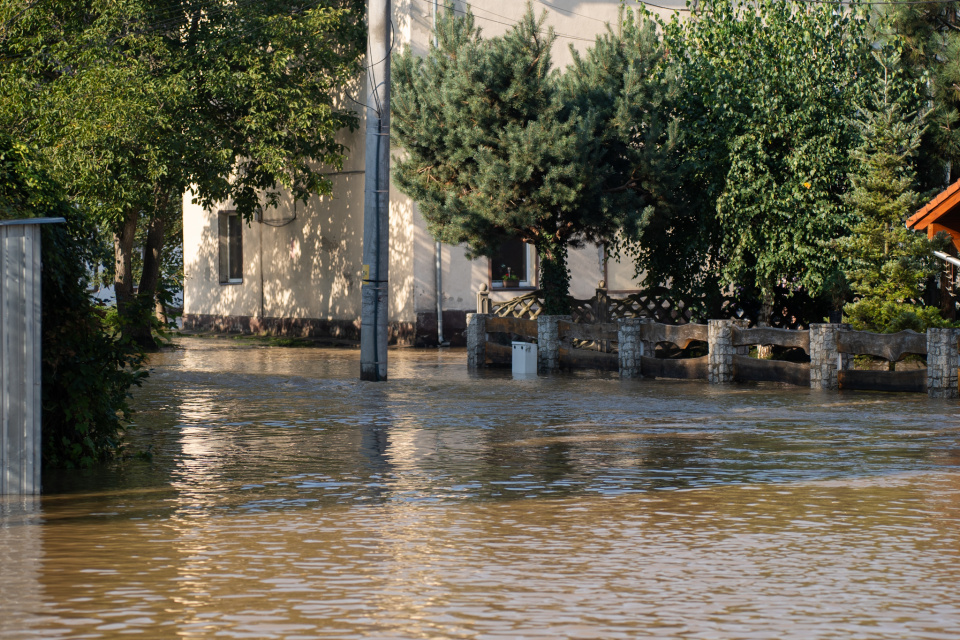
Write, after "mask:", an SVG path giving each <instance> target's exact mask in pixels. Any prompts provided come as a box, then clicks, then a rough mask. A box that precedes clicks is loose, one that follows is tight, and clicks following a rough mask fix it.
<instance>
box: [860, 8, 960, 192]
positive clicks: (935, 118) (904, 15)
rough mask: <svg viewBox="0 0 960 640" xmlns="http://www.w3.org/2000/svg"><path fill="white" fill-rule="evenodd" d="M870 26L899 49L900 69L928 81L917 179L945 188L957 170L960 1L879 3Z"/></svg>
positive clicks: (959, 154)
mask: <svg viewBox="0 0 960 640" xmlns="http://www.w3.org/2000/svg"><path fill="white" fill-rule="evenodd" d="M873 24H874V27H875V31H876V37H877V39H879V40H887V39H895V40H896V41H897V42H898V43H899V44H900V46H902V47H903V57H902V60H901V65H902V67H903V72H904V73H905V74H907V75H909V77H911V78H912V79H914V80H922V81H923V82H924V83H925V84H926V85H927V92H926V93H927V97H928V99H929V101H930V103H929V111H930V113H929V114H928V115H927V116H926V123H927V127H926V129H925V130H924V133H923V136H922V137H921V142H920V149H919V151H918V154H917V159H916V163H917V168H918V170H919V183H920V185H921V186H922V188H924V189H936V188H943V187H944V186H946V185H949V184H950V183H951V182H953V180H955V179H956V177H957V175H958V172H960V2H938V3H892V4H884V5H877V6H876V7H875V8H874V14H873Z"/></svg>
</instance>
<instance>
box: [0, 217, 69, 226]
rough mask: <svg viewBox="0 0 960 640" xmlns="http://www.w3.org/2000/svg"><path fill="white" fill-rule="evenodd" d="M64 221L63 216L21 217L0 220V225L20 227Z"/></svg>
mask: <svg viewBox="0 0 960 640" xmlns="http://www.w3.org/2000/svg"><path fill="white" fill-rule="evenodd" d="M60 222H66V219H65V218H23V219H21V220H0V227H7V226H11V227H22V226H25V225H28V226H29V225H35V224H58V223H60Z"/></svg>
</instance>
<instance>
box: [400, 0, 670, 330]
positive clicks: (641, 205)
mask: <svg viewBox="0 0 960 640" xmlns="http://www.w3.org/2000/svg"><path fill="white" fill-rule="evenodd" d="M545 16H546V14H545V13H544V14H542V15H541V17H540V18H539V19H537V18H536V17H535V16H534V14H533V10H532V8H530V7H529V5H528V10H527V13H526V15H525V16H524V17H523V18H522V19H521V20H520V21H519V22H518V23H517V24H516V25H514V26H513V27H512V28H511V29H510V30H509V31H508V32H507V33H506V34H505V35H503V36H501V37H496V38H490V39H484V38H482V37H481V33H480V29H478V28H477V27H475V25H474V20H473V16H472V14H470V12H469V11H468V12H466V14H465V15H463V16H462V17H457V16H456V15H455V14H454V11H453V10H452V9H447V10H446V12H445V13H443V14H442V15H441V16H439V17H438V21H437V40H438V45H437V46H436V47H431V49H430V52H429V53H428V54H427V56H426V57H424V58H420V57H417V56H414V55H413V53H412V52H411V51H410V50H409V49H408V50H406V51H404V52H403V53H401V54H400V55H398V56H396V57H395V58H394V61H393V82H394V85H393V91H394V94H393V105H392V106H393V125H394V133H395V135H396V138H397V139H398V140H399V142H400V144H401V145H402V146H403V148H404V151H405V155H404V156H403V157H402V158H401V159H400V161H399V162H397V163H396V166H395V170H394V179H395V181H396V184H397V186H398V187H399V188H400V189H401V190H402V191H403V192H404V193H407V194H408V195H410V197H411V198H413V199H414V200H415V201H416V202H417V204H418V205H419V207H420V211H421V213H422V214H423V216H424V218H425V219H426V221H427V228H428V230H429V231H430V233H431V234H432V235H433V237H434V238H435V239H437V240H438V241H441V242H445V243H448V244H465V245H466V246H467V247H468V249H469V251H470V253H471V254H472V255H475V256H478V255H491V254H492V253H494V252H495V251H496V249H497V248H498V247H499V246H500V244H501V243H502V242H504V241H506V240H508V239H511V238H517V239H521V240H523V241H525V242H527V243H529V244H531V245H533V247H534V248H535V249H536V251H537V255H538V256H539V260H540V286H541V289H542V290H543V295H544V312H545V313H548V314H563V313H568V312H569V295H568V288H569V273H568V270H567V264H566V259H567V250H568V248H569V247H570V246H578V245H580V244H582V243H584V242H587V241H594V242H601V241H612V240H613V239H614V238H615V237H616V236H617V234H618V233H619V232H620V231H621V230H623V229H627V230H629V229H633V228H636V227H637V226H638V224H639V222H640V220H641V218H642V215H643V211H644V209H645V208H646V207H648V206H651V205H652V204H653V202H654V199H655V198H654V196H653V189H652V188H651V187H650V186H649V185H648V184H646V182H645V180H646V178H647V177H648V176H646V175H644V167H643V166H642V165H641V163H640V156H642V155H643V145H644V144H645V143H646V142H648V141H649V140H650V138H651V137H652V136H659V135H660V130H659V129H657V128H656V127H655V126H653V125H649V123H650V118H649V117H648V118H643V117H640V115H641V113H642V112H643V111H644V110H646V111H647V112H651V113H652V111H653V109H652V108H651V97H650V95H649V91H648V87H647V86H646V85H645V83H646V82H649V79H648V77H647V75H646V74H647V73H649V71H650V69H651V68H652V64H651V63H650V62H649V61H647V60H646V59H644V60H643V64H634V62H635V60H637V59H640V58H643V56H647V55H649V56H651V58H650V60H651V61H652V60H654V59H655V56H656V55H659V54H657V53H656V50H657V48H658V47H659V43H658V42H657V40H656V37H655V32H654V31H653V28H652V26H651V25H649V24H644V25H635V26H632V27H630V29H629V30H626V31H625V33H626V35H625V36H624V40H622V41H621V40H617V36H615V35H614V34H613V33H608V34H606V35H604V36H601V37H600V38H599V39H598V41H597V47H596V48H595V50H594V51H593V52H591V53H590V54H588V55H587V56H586V58H584V59H579V58H578V59H577V61H576V63H575V65H574V68H573V69H571V70H570V71H568V74H567V77H566V79H564V77H562V76H561V75H560V73H559V72H558V71H557V70H554V69H552V68H551V56H550V50H551V47H552V46H553V43H554V40H555V38H554V35H553V32H552V31H551V30H547V31H546V32H545V31H544V28H543V24H544V20H545ZM627 38H632V41H628V40H627ZM630 46H637V47H639V48H638V49H637V50H633V51H630V52H629V53H623V52H621V51H620V49H621V47H626V48H628V49H629V47H630ZM601 56H603V57H605V59H606V60H605V61H607V62H611V63H612V64H613V66H611V67H609V68H605V67H604V66H603V62H604V60H601ZM625 83H626V84H625ZM608 89H609V90H611V91H612V92H613V93H612V94H609V95H608V94H607V93H605V91H606V90H608ZM631 100H637V103H636V104H633V103H631V102H630V101H631ZM614 122H615V123H614ZM648 125H649V126H648ZM647 151H648V152H649V151H650V150H649V149H648V150H647Z"/></svg>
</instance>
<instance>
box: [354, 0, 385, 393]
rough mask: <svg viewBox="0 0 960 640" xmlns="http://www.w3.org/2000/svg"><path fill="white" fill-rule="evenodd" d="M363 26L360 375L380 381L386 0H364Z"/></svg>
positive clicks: (382, 364)
mask: <svg viewBox="0 0 960 640" xmlns="http://www.w3.org/2000/svg"><path fill="white" fill-rule="evenodd" d="M367 25H368V26H367V29H368V31H367V41H368V43H369V44H368V50H367V61H368V62H367V65H368V66H367V144H366V158H365V163H366V166H365V169H366V175H365V177H364V198H363V286H362V287H361V305H362V306H361V310H360V379H361V380H373V381H380V380H386V379H387V311H388V304H387V301H388V294H389V291H390V290H389V282H388V280H389V278H388V275H389V269H390V243H389V239H390V31H391V30H390V0H369V3H368V5H367Z"/></svg>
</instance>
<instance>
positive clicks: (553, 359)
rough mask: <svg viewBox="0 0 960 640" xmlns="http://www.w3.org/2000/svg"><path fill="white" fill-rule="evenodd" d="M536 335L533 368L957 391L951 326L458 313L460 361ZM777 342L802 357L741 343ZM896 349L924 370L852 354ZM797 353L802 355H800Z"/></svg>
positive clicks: (957, 335)
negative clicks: (462, 344) (792, 325)
mask: <svg viewBox="0 0 960 640" xmlns="http://www.w3.org/2000/svg"><path fill="white" fill-rule="evenodd" d="M512 340H521V341H526V342H536V343H537V360H538V367H539V370H540V371H541V372H544V373H549V372H553V371H557V370H560V369H607V370H612V371H619V373H620V376H621V377H623V378H643V377H648V378H657V377H662V378H681V379H703V380H707V381H709V382H710V383H711V384H730V383H733V382H745V381H769V382H782V383H787V384H793V385H800V386H809V387H810V388H812V389H818V390H837V389H844V390H855V389H860V390H877V391H917V392H923V391H926V392H927V393H928V394H929V395H930V396H931V397H935V398H956V397H958V377H957V372H958V367H960V348H958V342H960V329H930V330H928V331H927V333H926V334H921V333H916V332H914V331H901V332H900V333H894V334H878V333H868V332H865V331H853V330H851V328H850V326H849V325H846V324H811V325H810V327H809V329H804V330H791V329H777V328H772V327H753V328H750V327H749V326H748V323H747V322H746V321H744V320H709V321H708V322H707V324H695V323H688V324H683V325H672V324H663V323H659V322H655V321H654V320H653V319H652V318H620V319H618V320H617V321H615V322H601V323H575V322H572V321H571V318H570V316H547V315H543V314H539V315H538V316H537V317H536V318H535V319H530V318H516V317H501V316H497V315H494V314H490V313H474V314H467V363H468V366H470V367H471V368H478V367H483V366H487V365H502V364H509V363H510V361H511V357H512V350H511V347H510V342H511V341H512ZM697 343H699V344H700V346H701V348H700V352H701V353H702V351H703V348H704V347H705V350H706V355H699V356H689V357H673V358H668V357H662V355H658V351H657V346H658V345H661V346H663V345H672V346H673V348H674V352H678V351H679V350H683V351H682V352H680V353H681V354H682V353H689V348H690V347H691V345H695V344H697ZM752 346H756V347H767V348H769V347H771V346H778V347H783V348H788V349H792V350H794V351H802V352H803V353H804V354H806V356H808V357H809V362H794V361H786V360H773V359H758V358H753V357H751V356H750V348H751V347H752ZM905 354H917V355H919V356H925V357H926V361H927V367H926V370H923V369H915V370H908V371H896V370H890V371H872V370H871V371H863V370H857V369H854V368H853V366H852V365H853V357H854V356H857V355H866V356H875V357H880V358H884V359H886V360H888V361H889V362H896V361H898V360H900V359H901V358H902V357H903V356H904V355H905ZM801 359H805V358H801Z"/></svg>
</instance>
